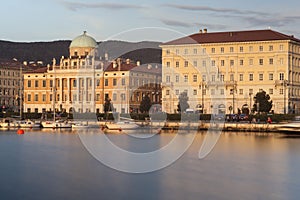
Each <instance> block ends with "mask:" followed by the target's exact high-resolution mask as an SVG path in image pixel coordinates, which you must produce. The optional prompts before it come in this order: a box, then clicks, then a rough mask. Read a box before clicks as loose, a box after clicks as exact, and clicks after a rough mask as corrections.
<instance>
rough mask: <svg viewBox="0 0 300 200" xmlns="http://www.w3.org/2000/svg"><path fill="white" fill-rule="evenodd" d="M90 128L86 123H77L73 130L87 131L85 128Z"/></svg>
mask: <svg viewBox="0 0 300 200" xmlns="http://www.w3.org/2000/svg"><path fill="white" fill-rule="evenodd" d="M89 127H90V126H89V125H88V124H87V123H86V124H84V123H82V122H79V123H75V124H72V128H73V129H85V128H89Z"/></svg>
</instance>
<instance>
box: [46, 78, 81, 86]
mask: <svg viewBox="0 0 300 200" xmlns="http://www.w3.org/2000/svg"><path fill="white" fill-rule="evenodd" d="M52 83H53V81H52V80H50V87H52ZM73 87H77V81H76V79H74V80H73Z"/></svg>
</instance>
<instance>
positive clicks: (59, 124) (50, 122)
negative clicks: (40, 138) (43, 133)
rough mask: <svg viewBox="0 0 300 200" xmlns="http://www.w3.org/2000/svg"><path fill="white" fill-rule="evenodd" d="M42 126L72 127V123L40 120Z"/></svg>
mask: <svg viewBox="0 0 300 200" xmlns="http://www.w3.org/2000/svg"><path fill="white" fill-rule="evenodd" d="M42 126H43V128H72V124H71V123H69V122H68V121H62V120H57V121H43V122H42Z"/></svg>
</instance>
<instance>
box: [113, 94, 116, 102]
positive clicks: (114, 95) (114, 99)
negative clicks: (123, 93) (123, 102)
mask: <svg viewBox="0 0 300 200" xmlns="http://www.w3.org/2000/svg"><path fill="white" fill-rule="evenodd" d="M113 101H117V94H116V93H114V94H113Z"/></svg>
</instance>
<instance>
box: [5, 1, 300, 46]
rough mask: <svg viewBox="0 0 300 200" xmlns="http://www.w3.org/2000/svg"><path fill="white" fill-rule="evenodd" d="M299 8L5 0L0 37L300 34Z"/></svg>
mask: <svg viewBox="0 0 300 200" xmlns="http://www.w3.org/2000/svg"><path fill="white" fill-rule="evenodd" d="M299 7H300V1H296V0H285V1H282V0H264V1H263V0H252V1H241V0H226V1H225V0H223V1H222V0H185V1H182V0H180V1H179V0H166V1H162V0H160V1H158V0H152V1H146V0H127V1H117V0H110V1H102V0H4V1H2V2H1V12H0V17H1V20H0V24H1V26H0V27H1V29H0V30H1V31H0V39H1V40H10V41H52V40H63V39H68V40H71V39H73V38H74V37H76V36H78V35H80V34H81V33H82V32H83V31H84V30H86V31H88V34H89V35H91V36H93V37H94V38H95V39H96V40H97V41H101V40H107V39H121V40H130V41H142V40H156V41H167V40H170V39H173V38H176V37H180V36H181V35H182V34H187V35H188V34H192V33H195V32H198V30H199V29H201V28H208V31H210V32H212V31H228V30H253V29H266V28H268V27H271V28H272V29H273V30H276V31H280V32H283V33H286V34H293V35H295V36H296V37H298V38H300V12H299V11H298V10H299ZM144 27H148V28H145V29H143V28H144ZM149 27H156V28H149ZM178 32H180V33H178Z"/></svg>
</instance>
